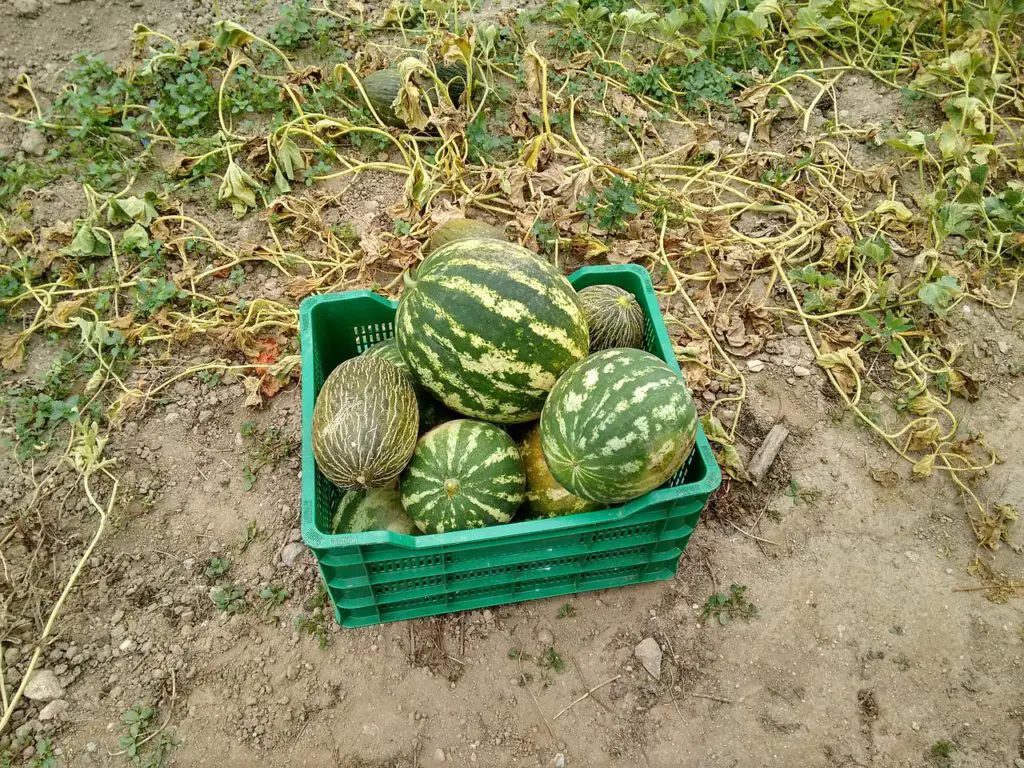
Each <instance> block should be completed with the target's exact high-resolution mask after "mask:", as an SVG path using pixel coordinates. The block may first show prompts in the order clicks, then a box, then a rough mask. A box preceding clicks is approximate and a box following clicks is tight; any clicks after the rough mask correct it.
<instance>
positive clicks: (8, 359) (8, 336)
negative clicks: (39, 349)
mask: <svg viewBox="0 0 1024 768" xmlns="http://www.w3.org/2000/svg"><path fill="white" fill-rule="evenodd" d="M24 363H25V339H24V338H23V337H22V335H21V334H20V333H5V334H3V335H0V365H3V367H4V368H5V369H6V370H8V371H20V370H21V367H22V365H24Z"/></svg>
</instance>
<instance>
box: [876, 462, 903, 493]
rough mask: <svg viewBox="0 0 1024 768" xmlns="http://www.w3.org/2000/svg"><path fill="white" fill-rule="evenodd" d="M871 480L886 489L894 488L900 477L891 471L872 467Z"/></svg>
mask: <svg viewBox="0 0 1024 768" xmlns="http://www.w3.org/2000/svg"><path fill="white" fill-rule="evenodd" d="M871 479H872V480H874V481H875V482H876V483H878V484H879V485H882V486H885V487H886V488H895V487H896V486H897V485H899V482H900V476H899V474H898V473H897V472H895V471H893V470H891V469H875V468H874V467H872V468H871Z"/></svg>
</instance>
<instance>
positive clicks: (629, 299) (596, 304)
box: [579, 285, 644, 352]
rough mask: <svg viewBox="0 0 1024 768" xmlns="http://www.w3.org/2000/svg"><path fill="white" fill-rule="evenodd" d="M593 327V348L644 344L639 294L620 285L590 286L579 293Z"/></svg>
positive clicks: (637, 346) (641, 345)
mask: <svg viewBox="0 0 1024 768" xmlns="http://www.w3.org/2000/svg"><path fill="white" fill-rule="evenodd" d="M579 297H580V304H582V305H583V314H584V315H585V316H586V318H587V327H588V328H589V329H590V351H591V352H600V351H601V350H602V349H614V348H615V347H636V348H637V349H643V347H644V311H643V309H641V307H640V304H639V302H637V300H636V297H635V296H634V295H633V294H632V293H630V292H629V291H626V290H623V289H622V288H619V287H618V286H617V285H588V286H587V287H586V288H583V289H582V290H581V291H580V292H579Z"/></svg>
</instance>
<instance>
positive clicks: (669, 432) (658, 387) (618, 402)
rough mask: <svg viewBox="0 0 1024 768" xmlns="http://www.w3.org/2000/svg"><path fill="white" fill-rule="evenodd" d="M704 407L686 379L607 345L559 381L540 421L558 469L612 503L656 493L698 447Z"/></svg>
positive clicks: (574, 484) (550, 461)
mask: <svg viewBox="0 0 1024 768" xmlns="http://www.w3.org/2000/svg"><path fill="white" fill-rule="evenodd" d="M696 435H697V412H696V409H695V408H694V405H693V399H692V398H691V397H690V390H689V389H688V388H687V386H686V383H685V382H684V381H683V380H682V379H681V378H680V377H679V375H678V374H677V373H676V372H675V371H673V370H672V369H671V368H669V367H668V365H666V364H665V362H664V361H662V360H659V359H658V358H657V357H655V356H654V355H652V354H650V353H649V352H644V351H643V350H639V349H608V350H604V351H603V352H597V353H595V354H593V355H591V356H590V357H588V358H586V359H585V360H583V361H582V362H579V363H577V364H576V365H574V366H573V367H572V368H570V369H569V370H568V371H566V372H565V374H564V375H563V376H562V378H560V379H559V380H558V383H557V384H556V385H555V388H554V389H553V390H552V391H551V396H550V397H549V398H548V401H547V403H546V404H545V405H544V413H543V414H542V415H541V418H540V442H541V450H543V452H544V458H545V460H546V461H547V465H548V467H549V468H550V470H551V474H552V475H554V477H555V479H556V480H558V482H560V483H561V484H562V485H564V486H565V487H566V489H567V490H569V491H571V492H572V493H575V494H576V495H577V496H580V497H582V498H584V499H589V500H592V501H599V502H602V503H605V504H612V503H616V502H622V501H628V500H629V499H634V498H636V497H637V496H642V495H643V494H645V493H647V492H648V491H652V490H654V489H655V488H657V487H658V486H659V485H661V484H662V483H664V482H665V481H666V480H668V479H669V478H670V477H672V475H674V474H675V473H676V472H677V471H678V470H679V468H680V467H681V466H682V465H683V463H684V462H685V461H686V458H687V457H688V456H689V455H690V452H691V451H692V450H693V444H694V440H695V439H696Z"/></svg>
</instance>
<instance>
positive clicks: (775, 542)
mask: <svg viewBox="0 0 1024 768" xmlns="http://www.w3.org/2000/svg"><path fill="white" fill-rule="evenodd" d="M725 522H727V523H728V524H729V525H731V526H732V527H733V528H735V529H736V530H737V531H739V532H740V533H742V534H743V535H744V536H749V537H750V538H752V539H754V540H755V541H763V542H764V543H765V544H773V545H775V546H776V547H780V546H782V545H781V544H779V542H777V541H772V540H771V539H762V538H761V537H760V536H755V535H754V534H752V533H748V532H747V531H744V530H743V529H742V528H740V527H739V526H738V525H736V523H734V522H733V521H732V520H726V521H725Z"/></svg>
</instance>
